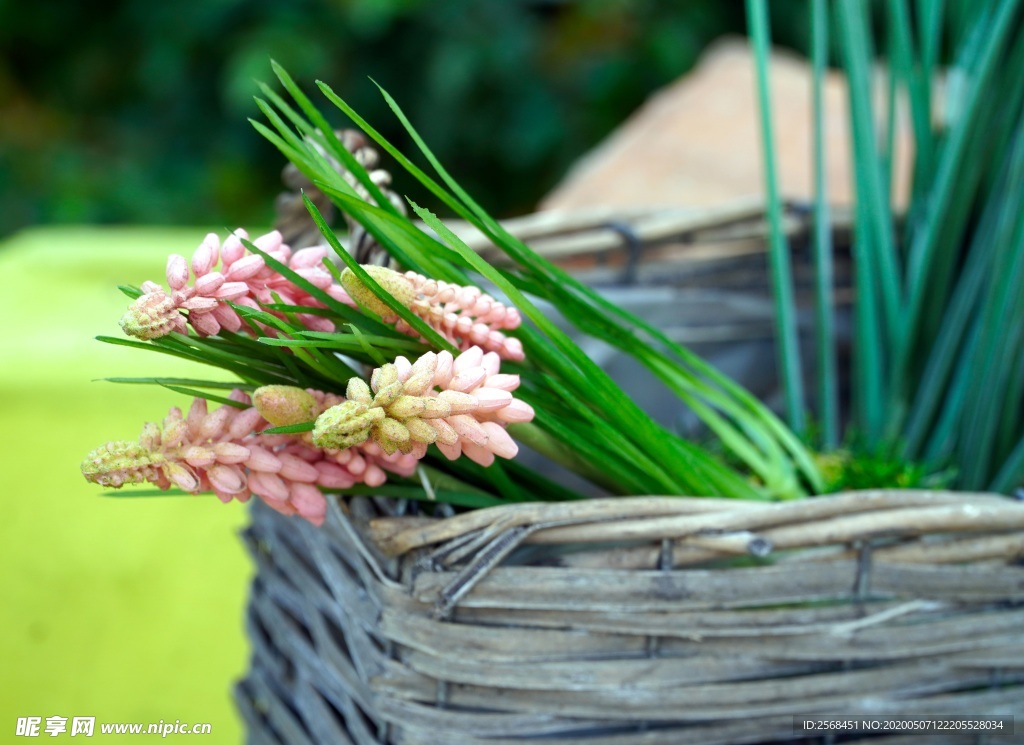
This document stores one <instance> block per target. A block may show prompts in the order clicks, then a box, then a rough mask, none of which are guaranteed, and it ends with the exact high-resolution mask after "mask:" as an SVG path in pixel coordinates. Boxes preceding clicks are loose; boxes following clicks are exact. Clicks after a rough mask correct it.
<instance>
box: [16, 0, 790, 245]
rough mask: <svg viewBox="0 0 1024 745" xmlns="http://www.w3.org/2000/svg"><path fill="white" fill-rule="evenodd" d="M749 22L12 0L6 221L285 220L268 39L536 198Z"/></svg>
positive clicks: (479, 171)
mask: <svg viewBox="0 0 1024 745" xmlns="http://www.w3.org/2000/svg"><path fill="white" fill-rule="evenodd" d="M806 4H807V3H806V0H780V1H778V2H773V3H772V4H771V5H772V7H771V11H772V14H773V18H772V20H773V29H774V37H775V41H776V42H777V43H782V44H790V45H795V46H797V47H800V48H803V46H804V43H803V42H804V39H805V38H806V35H807V29H806V28H805V26H806V13H805V12H804V11H805V6H806ZM744 32H745V20H744V15H743V3H742V2H741V0H728V1H725V2H718V1H712V0H699V1H691V2H686V3H674V2H654V1H652V0H649V1H647V2H642V1H641V2H626V1H625V0H612V1H610V2H599V3H598V2H582V1H580V2H571V1H568V0H508V1H507V2H504V1H496V0H298V1H296V2H286V3H283V2H270V1H269V0H247V1H246V0H181V1H180V2H174V3H156V4H154V3H148V2H142V1H141V0H120V1H119V2H110V3H103V4H101V5H96V4H92V3H72V2H68V1H67V0H63V1H58V2H54V3H47V4H46V5H45V6H39V9H38V10H34V9H29V8H26V7H25V6H24V5H22V4H18V3H15V2H12V1H10V0H0V206H2V209H0V234H4V233H9V232H11V231H12V230H14V229H16V228H18V227H20V226H23V225H29V224H39V223H123V222H128V223H177V224H197V223H199V224H213V225H225V224H231V225H236V224H238V225H240V224H265V223H267V222H268V221H269V219H270V214H271V204H272V196H273V194H275V193H276V191H277V190H278V188H279V181H278V174H279V171H280V168H281V165H282V159H281V157H280V155H279V154H278V153H277V152H276V151H275V150H274V149H273V148H272V147H271V146H270V145H269V144H268V143H266V142H265V141H264V140H263V139H262V138H261V137H260V136H259V135H258V134H257V133H256V132H254V131H253V130H252V128H251V127H250V126H249V124H248V122H247V121H246V118H247V117H250V116H253V115H254V113H255V107H254V105H253V102H252V95H253V94H254V93H256V86H255V84H254V82H253V80H254V79H264V80H265V79H267V78H268V77H269V73H268V69H269V68H268V64H267V62H268V58H269V57H274V58H275V59H277V60H278V61H279V62H280V63H281V64H282V65H284V66H285V67H286V68H287V69H288V70H290V71H291V72H292V74H293V75H294V76H295V77H296V79H297V80H299V81H300V82H302V83H303V84H304V85H306V86H309V87H311V85H312V81H313V80H314V79H317V78H319V79H322V80H326V81H329V82H330V83H331V85H332V86H333V87H334V89H335V90H337V91H339V92H340V93H342V94H343V95H344V96H345V97H346V99H347V100H348V101H349V102H350V103H351V104H352V105H353V106H354V107H355V108H356V109H357V110H358V111H360V112H361V113H362V114H363V115H364V116H365V117H366V118H367V119H369V120H370V121H374V122H378V123H380V125H381V126H382V129H383V133H384V134H385V135H386V136H387V137H389V138H395V139H397V140H398V141H399V142H402V141H404V140H403V139H402V137H401V134H400V130H399V125H398V124H397V122H395V121H394V119H393V117H391V116H390V115H389V114H388V113H387V111H386V108H385V104H384V102H383V101H382V100H381V98H380V96H379V95H378V93H377V90H376V88H375V87H374V86H373V85H372V84H371V83H370V82H369V81H368V80H367V78H369V77H373V78H374V79H375V80H377V81H378V82H379V83H380V84H381V85H382V86H383V87H385V88H386V89H387V90H389V91H390V92H391V93H392V94H393V95H394V96H395V98H396V99H397V100H399V101H401V102H402V105H403V107H404V108H405V110H406V112H407V113H408V114H409V115H410V117H411V118H412V120H413V121H415V122H416V124H417V127H418V128H419V129H420V131H421V132H422V134H423V135H424V136H425V138H426V139H427V141H428V142H430V144H431V147H432V148H433V149H434V151H435V152H436V153H437V155H438V156H439V157H440V158H441V160H442V161H443V162H444V163H446V164H447V165H448V167H449V168H450V169H451V171H452V172H453V173H456V174H458V175H459V178H460V180H461V181H462V183H463V184H464V186H466V187H467V188H468V190H469V191H470V192H471V193H472V194H474V195H475V196H477V197H478V199H479V201H480V202H481V203H482V204H484V205H486V206H487V207H488V209H489V210H490V211H491V212H492V213H494V214H496V215H498V216H507V215H511V214H518V213H523V212H527V211H529V210H530V209H531V208H532V206H533V204H534V203H535V202H536V200H537V199H538V198H539V197H540V196H542V195H543V194H544V193H545V192H546V191H547V190H548V189H549V188H550V187H551V186H552V185H553V184H554V183H555V181H556V180H557V179H558V178H559V177H560V176H561V175H562V174H563V173H564V172H565V170H566V169H567V168H568V166H569V165H570V164H571V163H572V162H573V160H575V159H576V158H577V157H578V156H579V155H580V154H581V153H582V152H584V151H585V150H586V149H587V148H589V147H590V146H592V145H593V144H595V143H596V142H597V141H598V140H599V139H600V138H601V137H602V136H604V135H605V134H607V133H608V132H609V131H610V130H611V129H612V128H613V127H615V126H616V125H617V124H618V123H619V122H621V121H622V119H623V118H624V117H625V116H626V115H628V113H629V112H630V111H632V110H633V109H635V108H636V107H637V106H639V105H640V104H641V103H642V102H643V101H644V99H645V98H646V97H647V96H648V95H649V94H650V92H651V91H653V90H654V89H656V88H658V87H660V86H662V85H665V84H667V83H668V82H670V81H672V80H674V79H675V78H677V77H678V76H679V75H681V74H682V73H684V72H685V71H686V70H688V69H689V68H690V67H692V66H693V65H694V63H695V62H696V60H697V58H698V56H699V55H700V53H701V51H702V50H703V48H704V47H705V46H706V45H707V44H708V43H709V42H710V41H712V40H713V39H715V38H716V37H718V36H720V35H722V34H726V33H744ZM425 204H426V206H430V207H433V206H434V205H433V204H432V203H431V202H430V201H429V200H427V201H426V202H425Z"/></svg>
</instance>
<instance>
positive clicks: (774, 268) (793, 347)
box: [746, 0, 807, 431]
mask: <svg viewBox="0 0 1024 745" xmlns="http://www.w3.org/2000/svg"><path fill="white" fill-rule="evenodd" d="M746 7H747V19H748V23H749V24H750V37H751V40H752V42H753V46H754V61H755V71H756V73H757V93H758V101H759V104H760V106H759V108H760V113H761V143H762V150H763V155H764V174H765V192H766V194H767V201H768V205H767V206H768V220H769V224H770V231H771V232H770V244H769V245H770V252H769V260H770V265H771V276H772V290H773V292H772V295H773V298H774V301H775V337H776V350H777V355H778V365H779V379H780V380H781V381H782V389H783V395H784V399H785V409H786V419H787V421H788V422H789V426H790V427H792V428H793V429H795V430H797V431H802V430H803V429H804V428H805V427H806V425H807V422H806V415H805V413H804V386H803V371H802V368H801V365H800V346H799V337H798V334H799V326H798V324H797V318H796V301H795V299H794V296H793V270H792V267H791V265H790V255H789V244H788V242H787V241H786V236H785V233H784V231H783V228H782V200H781V198H780V196H779V186H778V176H777V173H776V165H775V141H774V135H773V133H772V122H771V111H772V109H771V97H770V92H769V88H768V73H769V66H770V62H769V52H768V46H769V44H770V41H769V31H768V11H767V6H766V0H746Z"/></svg>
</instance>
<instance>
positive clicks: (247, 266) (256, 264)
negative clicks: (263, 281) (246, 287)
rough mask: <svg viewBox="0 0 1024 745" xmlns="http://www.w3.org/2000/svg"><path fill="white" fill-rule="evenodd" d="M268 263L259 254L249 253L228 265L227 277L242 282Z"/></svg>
mask: <svg viewBox="0 0 1024 745" xmlns="http://www.w3.org/2000/svg"><path fill="white" fill-rule="evenodd" d="M264 266H266V263H265V262H264V261H263V257H262V256H260V255H259V254H249V255H248V256H246V257H244V258H241V259H238V261H236V262H235V263H233V264H232V265H231V266H230V267H228V270H227V273H226V274H225V277H226V278H227V279H228V280H230V281H232V282H241V281H243V280H246V279H249V277H252V276H254V275H255V274H256V273H257V272H259V271H260V270H261V269H263V267H264Z"/></svg>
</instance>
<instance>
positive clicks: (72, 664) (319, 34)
mask: <svg viewBox="0 0 1024 745" xmlns="http://www.w3.org/2000/svg"><path fill="white" fill-rule="evenodd" d="M804 5H805V3H804V2H801V0H777V1H773V2H772V3H771V11H772V14H773V26H774V28H773V33H774V35H775V39H776V41H778V42H782V43H786V44H790V45H793V46H796V47H798V48H800V47H802V46H803V39H804V38H805V36H806V33H807V29H806V20H805V19H806V14H805V13H804V12H803V8H804ZM743 31H744V20H743V3H742V0H728V1H725V2H719V1H718V0H699V1H697V0H691V1H690V2H686V3H674V2H626V1H625V0H610V1H608V2H569V1H564V2H558V1H555V0H547V1H541V0H535V1H534V2H524V1H522V0H508V1H506V2H500V1H497V0H347V1H344V0H334V1H331V0H300V1H298V2H288V3H281V2H269V0H252V1H250V2H241V1H239V0H182V1H180V2H175V3H163V4H161V3H148V2H141V0H136V1H122V2H110V3H104V4H102V5H99V6H97V5H95V4H89V3H73V2H67V1H66V0H65V1H63V2H62V1H60V0H58V1H57V2H51V3H47V4H45V5H35V6H31V7H28V6H25V5H24V4H16V3H14V2H13V0H0V238H3V237H6V240H4V242H3V243H0V272H2V275H3V277H4V278H5V280H6V284H7V289H6V291H5V292H4V293H3V295H2V296H0V311H2V312H3V317H4V318H5V319H6V321H7V325H6V327H5V330H4V332H3V339H4V344H3V347H2V349H0V417H2V419H0V421H2V423H3V426H2V427H0V441H2V451H0V452H2V453H3V458H2V459H3V463H4V468H3V469H2V470H0V474H2V475H0V487H2V493H3V495H4V498H5V499H6V500H7V509H6V519H5V520H4V521H3V522H2V523H0V526H2V527H0V559H2V561H3V565H4V567H5V571H4V572H3V574H2V575H0V577H2V579H0V592H2V598H3V600H2V602H0V655H2V656H0V661H2V673H0V675H2V679H0V684H2V688H3V690H4V692H5V694H4V695H3V696H2V697H0V733H2V734H0V741H4V742H6V741H9V740H11V739H12V732H13V728H14V727H15V724H16V719H17V718H18V717H25V716H42V717H46V716H51V715H60V716H65V717H69V718H70V717H72V716H96V717H97V718H98V720H99V721H107V722H110V721H132V722H135V721H137V722H150V721H158V720H160V719H164V720H165V721H172V720H174V719H176V718H177V719H181V720H182V721H186V722H210V723H211V724H212V725H213V732H214V735H213V738H212V740H211V741H212V742H237V741H239V740H240V737H241V732H240V727H239V724H238V722H237V718H236V716H235V714H234V712H233V707H232V705H231V702H230V698H229V696H230V688H231V685H232V683H233V681H234V680H235V679H236V678H237V677H239V676H240V675H241V674H242V673H243V671H244V669H245V665H246V654H247V648H246V643H245V637H244V632H243V617H244V616H243V614H244V600H245V594H246V590H247V582H248V577H249V574H250V566H249V562H248V560H247V558H246V557H245V555H244V552H243V550H242V548H241V545H240V543H239V541H238V540H237V537H236V533H237V531H238V530H239V529H240V528H241V527H242V526H243V525H244V524H245V521H246V513H245V510H244V508H242V507H240V506H239V505H231V506H228V507H225V506H223V505H221V504H220V503H219V502H217V501H216V500H214V499H205V498H192V499H190V498H166V499H133V500H121V499H112V498H104V497H101V496H100V494H101V492H102V490H101V489H99V488H96V487H93V486H90V485H88V484H86V483H85V482H84V481H83V480H82V479H81V476H80V475H79V473H78V464H79V463H80V461H81V459H82V457H83V456H84V455H85V454H86V453H87V452H88V451H89V450H90V449H92V448H94V447H96V446H98V445H100V444H102V443H103V442H105V441H107V440H109V439H125V438H132V437H135V436H137V434H138V431H139V429H140V427H141V425H142V423H143V422H144V421H147V420H159V419H160V418H162V416H163V415H164V414H165V413H166V411H167V408H168V407H170V406H172V405H180V404H182V403H186V404H187V402H183V401H182V399H181V397H179V396H177V395H175V394H172V393H170V392H167V391H163V390H160V389H149V388H142V387H125V386H115V385H113V384H109V383H100V382H92V381H93V380H94V379H96V378H101V377H105V376H113V375H124V376H128V375H153V374H163V375H183V376H188V375H190V374H192V373H195V372H196V371H195V370H189V369H188V368H187V367H185V366H184V365H183V364H182V363H177V362H173V361H169V360H168V358H163V357H158V356H156V355H146V354H142V353H139V352H135V351H133V350H128V349H124V348H115V347H110V346H107V345H103V344H100V343H98V342H96V341H94V340H93V337H94V336H95V335H97V334H111V335H116V334H119V333H120V331H119V329H118V328H117V326H116V323H117V319H118V317H119V316H120V314H121V312H122V311H123V309H124V307H125V306H126V304H127V301H126V299H125V298H124V297H123V296H122V295H121V294H120V293H119V292H118V291H117V290H116V289H115V288H116V285H118V284H120V283H132V284H138V283H140V282H141V281H143V280H146V279H153V280H161V281H162V272H163V266H164V261H165V257H166V255H167V254H168V253H172V252H179V253H184V254H189V253H190V252H191V251H192V250H193V249H194V247H195V246H196V245H198V243H199V242H200V240H201V239H202V236H203V235H204V233H205V232H206V229H205V228H200V227H195V226H200V225H202V226H207V225H208V226H212V227H213V229H215V230H219V231H222V230H223V229H225V228H232V227H235V226H238V225H244V226H246V227H249V228H252V229H254V230H258V229H259V228H260V226H263V225H267V224H269V223H270V221H271V216H272V203H273V197H274V195H275V194H276V193H277V192H278V191H279V189H280V182H279V173H280V170H281V166H282V165H283V162H282V159H281V157H280V156H279V154H278V153H277V152H276V150H274V149H273V147H272V146H270V145H269V144H267V143H266V142H264V141H263V140H262V139H261V138H260V136H259V135H258V134H257V133H256V132H255V131H254V130H253V129H252V127H251V126H250V124H249V123H248V122H247V121H246V118H247V117H258V116H259V114H258V111H257V109H256V107H255V105H254V104H253V102H252V98H251V97H252V95H253V94H254V92H255V90H256V89H255V85H254V84H253V82H252V81H253V78H259V79H264V80H269V79H270V78H271V73H270V69H269V64H268V60H269V58H271V57H273V58H275V59H277V60H278V61H280V62H281V63H282V64H283V65H284V66H285V67H286V68H287V69H288V70H289V71H290V72H291V73H292V75H293V76H294V77H295V78H296V79H297V80H299V81H300V82H302V83H303V84H304V85H305V86H306V87H307V88H312V82H313V80H314V79H316V78H322V79H323V80H325V81H327V82H329V83H330V84H331V85H332V86H333V87H334V89H335V90H336V91H337V92H339V93H340V94H342V95H343V96H344V97H345V98H347V99H348V100H349V101H350V102H351V103H352V104H353V105H354V106H355V107H356V109H357V110H359V111H361V112H362V113H363V115H364V116H365V117H366V118H367V119H369V120H370V121H371V122H372V123H374V124H375V126H377V127H378V128H380V129H381V130H382V131H383V132H384V133H385V134H386V135H387V136H389V137H393V138H395V139H396V140H397V141H398V142H399V143H404V142H405V140H404V138H403V137H402V136H401V135H400V134H399V131H398V127H397V125H396V124H394V123H393V119H392V117H391V115H390V113H389V112H388V111H387V110H386V107H385V105H384V104H383V102H382V101H381V99H380V97H379V95H378V93H377V91H376V89H375V88H374V86H373V85H372V83H370V82H369V80H368V77H371V76H372V77H373V78H374V79H375V80H377V81H378V82H379V83H380V84H381V85H383V86H384V87H385V88H387V89H388V90H389V91H390V92H391V93H392V94H394V96H395V98H396V99H397V100H398V101H399V102H400V103H401V104H402V105H403V107H404V108H405V109H406V111H407V112H408V114H409V115H410V117H411V118H412V120H413V121H414V123H415V124H416V126H417V127H418V128H419V129H420V131H421V132H422V133H423V135H424V136H425V137H426V139H427V141H428V142H429V143H430V144H431V146H432V147H433V148H434V149H435V152H436V153H437V154H438V155H439V156H440V157H441V159H442V160H443V161H444V162H445V163H446V164H447V165H448V166H449V168H450V170H451V171H452V172H453V173H455V174H456V175H457V176H458V178H459V179H460V180H461V181H462V183H463V184H464V185H465V186H466V187H468V188H469V190H470V191H471V192H472V193H474V195H476V196H477V197H478V198H479V200H480V201H481V202H482V203H483V204H484V205H486V206H487V207H488V208H490V209H491V210H492V211H493V212H495V213H496V214H498V215H512V214H521V213H525V212H529V211H530V210H531V209H532V206H533V204H534V203H535V202H536V201H537V200H538V199H539V198H540V197H541V196H542V195H543V194H544V193H545V192H546V191H548V190H549V189H550V187H551V186H552V185H553V184H554V183H555V182H556V181H557V179H558V178H559V177H560V176H561V175H562V174H563V173H564V172H565V170H566V169H567V168H568V166H569V165H570V164H571V163H572V162H573V161H574V160H575V159H576V158H577V157H579V155H580V154H582V153H583V152H585V151H586V149H587V148H589V147H590V146H592V145H593V144H595V143H596V142H597V141H598V140H599V139H600V138H601V137H602V136H604V135H605V134H606V133H608V132H609V131H610V130H611V129H612V128H614V127H615V126H616V125H617V124H618V123H620V122H621V121H622V120H623V119H624V118H625V117H626V116H628V114H629V113H630V112H631V111H632V110H633V109H635V108H636V107H637V106H638V105H639V104H641V103H642V102H643V101H644V99H645V98H646V97H647V96H648V95H649V94H650V93H651V92H652V91H653V90H654V89H656V88H658V87H660V86H662V85H665V84H667V83H669V82H670V81H672V80H674V79H676V78H677V77H679V76H680V75H681V74H683V73H684V72H685V71H687V70H688V69H689V68H690V67H692V66H693V64H694V63H695V62H696V60H697V58H698V57H699V55H700V52H701V51H702V49H703V48H704V47H705V46H706V45H707V44H708V43H710V42H711V41H713V40H714V39H715V38H717V37H718V36H720V35H723V34H726V33H742V32H743ZM336 123H337V124H342V122H340V121H339V122H336ZM405 186H406V185H405V184H402V183H399V184H398V185H397V188H398V190H399V191H403V188H404V187H405ZM414 196H418V195H415V194H414ZM419 198H420V199H421V200H422V197H419ZM422 202H423V203H425V204H428V205H429V204H431V203H430V201H429V200H422ZM139 225H150V226H168V225H179V226H183V227H178V228H173V227H170V228H169V227H147V228H141V227H128V226H139ZM27 226H36V227H32V228H30V229H29V230H25V231H22V232H17V231H19V229H21V228H25V227H27ZM175 739H176V738H174V737H170V738H168V740H169V741H175Z"/></svg>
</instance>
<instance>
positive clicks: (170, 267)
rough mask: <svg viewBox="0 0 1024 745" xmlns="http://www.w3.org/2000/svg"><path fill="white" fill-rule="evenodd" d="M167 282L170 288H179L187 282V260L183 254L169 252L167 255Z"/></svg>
mask: <svg viewBox="0 0 1024 745" xmlns="http://www.w3.org/2000/svg"><path fill="white" fill-rule="evenodd" d="M167 284H169V285H170V286H171V289H172V290H180V289H181V288H182V287H184V286H185V285H187V284H188V262H187V261H185V257H184V256H179V255H178V254H171V255H170V256H168V257H167Z"/></svg>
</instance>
